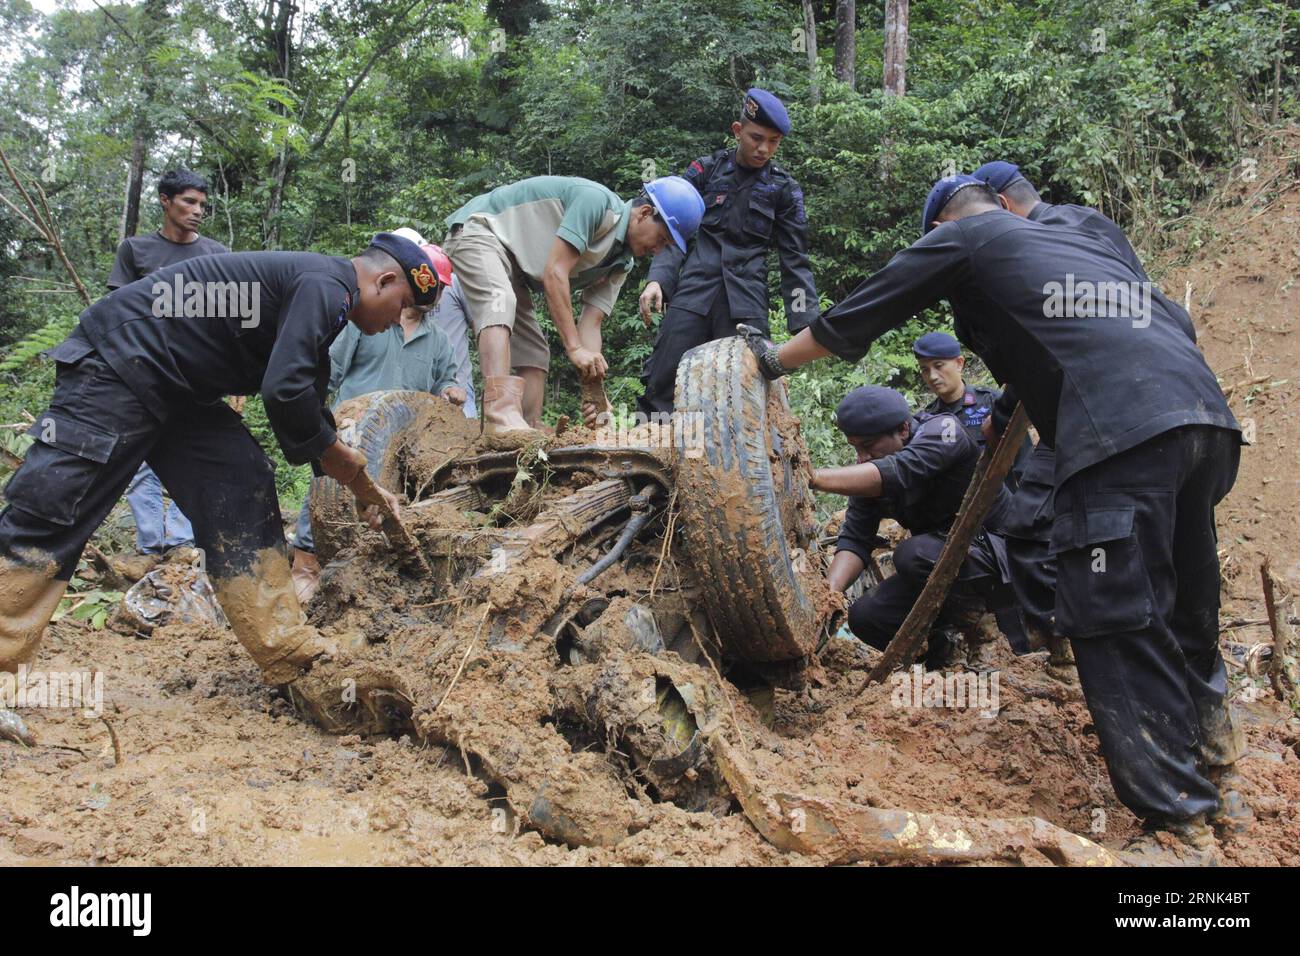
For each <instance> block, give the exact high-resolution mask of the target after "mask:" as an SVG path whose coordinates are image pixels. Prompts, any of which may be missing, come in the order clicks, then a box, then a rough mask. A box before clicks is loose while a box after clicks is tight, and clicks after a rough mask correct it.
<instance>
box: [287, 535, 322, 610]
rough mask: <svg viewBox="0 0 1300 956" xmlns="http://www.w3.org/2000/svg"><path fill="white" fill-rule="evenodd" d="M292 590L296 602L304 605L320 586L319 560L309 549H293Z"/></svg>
mask: <svg viewBox="0 0 1300 956" xmlns="http://www.w3.org/2000/svg"><path fill="white" fill-rule="evenodd" d="M292 575H293V591H294V594H296V595H297V596H298V603H299V604H302V605H305V604H307V603H308V602H309V601H311V599H312V595H314V594H315V593H316V589H317V588H318V587H320V561H319V560H318V559H317V558H316V555H315V554H314V553H313V552H311V551H304V550H302V548H294V549H293V571H292Z"/></svg>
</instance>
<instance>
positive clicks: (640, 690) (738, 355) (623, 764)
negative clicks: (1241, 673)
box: [295, 339, 1116, 865]
mask: <svg viewBox="0 0 1300 956" xmlns="http://www.w3.org/2000/svg"><path fill="white" fill-rule="evenodd" d="M677 382H678V384H677V393H676V411H675V415H674V417H673V422H672V424H671V425H662V424H659V423H649V424H645V425H642V426H640V427H639V428H637V429H635V430H634V431H633V432H632V433H629V434H620V435H618V436H616V437H611V435H610V433H609V432H602V431H601V430H589V429H585V428H576V429H569V430H564V431H562V432H561V433H560V434H559V435H557V436H556V437H555V438H550V439H547V440H546V441H545V442H544V443H541V444H533V445H530V446H527V447H523V448H509V449H504V450H502V449H500V448H492V447H491V446H490V441H491V440H490V439H489V440H484V441H481V440H480V439H479V435H478V426H477V423H476V422H472V421H469V420H467V419H465V418H464V417H463V416H461V415H460V414H459V413H458V412H457V411H456V410H454V409H451V408H450V407H449V406H447V405H446V404H445V403H442V402H439V401H438V400H436V399H434V398H433V397H432V396H429V395H425V394H421V393H416V392H379V393H374V394H371V395H366V396H362V397H359V398H357V399H353V400H351V401H349V402H345V403H344V404H343V405H342V406H340V408H339V409H338V410H337V411H336V417H337V418H338V419H339V421H340V422H341V423H344V437H345V439H347V440H349V441H350V443H352V444H353V445H354V446H355V447H358V448H360V449H361V450H362V451H363V452H364V453H365V455H366V457H367V460H368V462H369V464H368V471H369V472H370V474H371V476H372V477H373V478H374V479H375V480H376V481H377V482H378V483H379V484H381V485H383V486H385V487H387V488H389V489H392V490H394V491H398V492H401V493H403V494H404V495H405V496H406V498H407V500H408V501H409V504H408V505H407V506H406V508H405V509H404V511H403V518H404V520H405V523H406V525H407V527H408V528H409V530H410V532H411V535H412V537H413V538H414V547H413V548H411V547H408V548H407V549H405V551H403V549H401V548H397V547H395V546H394V543H393V542H390V541H389V540H388V539H385V537H384V536H383V535H381V534H379V533H377V532H371V531H369V530H367V529H366V528H365V526H364V525H363V524H362V523H361V522H360V521H359V519H358V517H357V513H356V509H355V505H354V501H353V499H352V496H351V495H350V494H349V493H348V492H347V491H346V490H344V489H343V488H341V487H340V486H338V485H337V484H335V483H334V482H333V481H331V480H330V479H328V478H319V479H316V480H315V482H314V484H313V488H312V492H311V516H312V525H313V530H314V534H315V539H316V544H317V549H318V552H319V554H320V558H321V561H322V563H323V564H325V570H324V572H323V574H322V579H321V587H320V589H319V591H318V592H317V594H316V596H315V598H314V599H313V600H312V602H311V604H310V605H309V606H308V608H307V610H308V615H309V619H310V620H311V621H312V622H313V623H314V624H317V625H318V626H319V627H320V628H321V630H322V632H323V633H324V634H325V635H326V637H327V638H328V639H329V640H331V641H332V642H333V643H334V644H335V645H336V647H337V648H338V650H337V653H338V655H339V657H340V659H341V660H343V661H345V662H347V664H348V665H349V673H351V674H353V675H355V678H354V679H355V680H356V682H357V683H358V684H359V685H360V684H365V683H367V682H372V688H382V689H381V690H378V691H377V692H374V693H369V694H358V693H356V690H357V688H350V689H349V690H350V691H351V692H349V693H343V694H342V695H338V694H335V695H333V696H330V695H312V697H313V700H314V701H315V702H314V703H313V702H308V701H307V700H306V699H304V698H298V699H296V700H295V703H296V704H297V705H298V706H299V708H300V709H302V710H304V711H305V712H306V713H307V715H308V716H309V717H310V718H311V719H313V720H314V721H315V722H316V723H317V724H318V725H320V726H321V727H323V728H324V729H325V730H327V731H331V732H335V733H343V732H346V733H357V732H359V733H385V734H395V735H396V734H409V735H412V736H413V737H415V738H416V739H418V740H421V741H425V742H429V743H434V744H440V745H443V746H446V747H449V748H451V749H452V750H453V751H458V752H459V753H460V755H461V757H462V759H463V761H464V765H465V768H466V771H467V772H468V773H470V774H472V775H473V776H475V777H478V778H479V779H480V780H481V781H482V782H483V784H482V785H483V787H484V792H485V793H487V792H488V790H489V789H492V790H495V793H496V794H497V795H498V796H499V797H501V798H504V800H505V801H507V802H508V805H509V807H510V809H511V811H513V815H514V819H515V821H516V822H515V825H516V826H517V827H530V828H533V829H536V830H537V831H539V832H540V833H541V834H543V835H544V836H545V837H546V838H548V839H551V840H555V841H561V842H563V843H565V844H567V845H569V846H608V845H613V844H616V843H618V842H619V841H621V840H623V839H626V838H627V837H628V836H629V835H631V834H633V833H635V832H637V831H638V830H640V829H643V828H645V827H646V826H649V825H650V824H651V822H652V820H653V818H654V814H655V812H656V810H657V808H659V807H661V806H662V805H664V804H666V803H671V804H674V805H676V806H677V807H680V808H682V809H684V810H687V811H690V812H698V813H712V814H716V815H724V814H728V813H733V812H737V811H739V812H743V813H744V814H745V815H746V817H747V818H748V819H749V820H750V822H751V823H752V824H753V825H754V826H755V827H756V828H757V830H758V831H759V832H760V833H761V834H762V835H763V836H764V837H765V838H766V839H767V840H769V841H770V842H772V843H773V844H775V845H776V846H778V847H780V848H782V849H784V850H788V851H795V852H799V853H802V854H806V855H809V856H811V857H813V858H814V859H816V860H819V861H823V862H840V863H843V862H851V861H858V860H875V861H881V862H890V861H895V862H904V861H920V862H925V861H952V862H963V861H1007V862H1039V863H1043V862H1051V863H1056V864H1061V865H1110V864H1113V863H1115V862H1116V858H1115V857H1114V856H1113V855H1112V854H1111V853H1110V852H1109V851H1107V850H1105V849H1104V848H1102V847H1100V846H1098V845H1095V844H1093V843H1091V842H1089V841H1088V840H1085V839H1083V838H1082V837H1079V836H1076V835H1074V834H1072V833H1069V832H1068V831H1066V830H1064V829H1062V828H1060V827H1057V826H1055V825H1053V824H1050V823H1047V822H1045V821H1044V820H1042V819H1039V818H1037V817H1020V818H1010V819H983V818H969V817H956V816H944V815H935V814H924V813H913V812H909V811H906V810H895V809H881V808H878V807H872V806H866V805H861V804H856V803H852V802H848V801H844V800H838V799H830V798H826V797H823V796H811V795H805V794H801V793H800V792H798V791H797V789H792V788H791V787H790V785H789V781H786V782H785V783H783V782H782V778H781V776H780V774H779V772H773V770H772V767H771V766H770V761H769V762H768V765H767V766H766V769H763V770H760V763H762V756H763V755H762V754H760V751H761V750H762V749H763V748H762V747H761V746H760V745H759V739H758V738H760V737H762V736H763V735H764V734H768V735H770V734H771V732H770V730H768V729H767V728H766V727H765V726H764V722H763V721H762V719H760V718H759V717H758V713H759V711H761V710H762V709H763V707H764V702H765V701H766V702H767V704H768V705H769V708H770V701H771V696H772V693H773V690H772V689H773V688H778V687H779V688H785V689H793V690H796V691H799V690H802V689H803V688H805V687H807V685H808V684H809V682H810V681H813V682H815V681H816V679H817V678H816V675H817V674H818V672H819V670H820V669H821V667H822V665H821V663H820V661H819V653H820V652H822V650H823V648H824V647H825V646H826V645H827V643H828V642H829V641H831V640H834V639H833V638H832V637H831V634H832V633H833V631H834V629H835V628H837V627H838V625H839V622H840V621H841V620H842V613H843V606H844V605H843V599H842V598H841V596H839V595H835V594H832V593H831V592H830V591H829V590H828V589H827V587H826V585H825V583H824V571H825V567H826V564H827V562H828V561H829V558H830V549H829V546H830V544H831V543H832V542H833V538H831V537H826V536H823V535H822V530H821V529H820V528H819V526H818V523H817V521H816V517H815V512H814V507H813V500H812V496H811V494H810V493H809V490H808V486H807V478H808V474H809V467H810V465H809V461H808V454H807V449H806V448H805V446H804V444H803V441H802V439H801V437H800V431H799V423H798V421H797V420H796V419H795V418H794V417H793V416H792V415H791V413H790V411H789V407H788V405H787V402H786V396H785V389H784V385H782V384H779V383H776V384H772V383H767V382H765V381H764V380H763V378H762V376H761V375H759V373H758V371H757V368H756V366H755V364H754V361H753V358H752V357H751V355H750V353H749V351H748V349H747V348H746V347H745V346H744V344H743V343H742V341H741V340H740V339H730V340H720V341H716V342H712V343H709V344H708V345H705V346H702V347H700V348H698V349H695V350H693V351H692V352H691V353H689V354H688V355H687V356H686V358H685V359H683V362H682V365H681V368H680V370H679V373H678V379H677ZM416 551H418V553H413V552H416ZM839 643H843V642H842V641H840V642H839ZM336 697H337V698H339V704H338V705H337V707H322V706H321V705H320V704H319V700H321V699H334V698H336ZM357 701H361V702H362V703H357Z"/></svg>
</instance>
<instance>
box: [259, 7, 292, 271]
mask: <svg viewBox="0 0 1300 956" xmlns="http://www.w3.org/2000/svg"><path fill="white" fill-rule="evenodd" d="M297 10H298V8H297V7H295V6H294V5H293V3H292V2H290V0H279V2H278V4H277V5H276V6H275V8H274V19H272V7H270V6H268V7H267V9H266V16H265V18H264V21H263V22H264V23H265V28H266V43H267V52H268V53H269V54H270V58H271V61H272V63H274V69H275V73H274V75H275V76H277V77H279V78H280V79H282V80H284V82H285V83H286V85H287V84H288V83H289V81H290V79H291V74H292V71H293V15H294V13H296V12H297ZM271 108H272V109H274V110H275V111H276V112H279V113H283V112H285V108H284V107H283V106H282V105H280V104H279V103H276V104H273V105H272V107H271ZM292 163H293V155H292V153H290V152H289V147H288V144H287V143H286V144H285V145H283V146H281V147H280V153H279V155H278V156H276V157H275V162H274V163H272V164H271V197H270V199H268V200H267V203H266V213H265V215H263V217H262V248H263V249H278V248H279V247H280V210H281V208H282V206H283V204H284V187H285V183H286V182H287V181H288V179H289V167H290V165H291V164H292Z"/></svg>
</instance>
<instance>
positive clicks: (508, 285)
mask: <svg viewBox="0 0 1300 956" xmlns="http://www.w3.org/2000/svg"><path fill="white" fill-rule="evenodd" d="M442 249H443V251H444V252H446V253H447V256H448V258H450V259H451V265H452V268H453V269H455V273H456V277H457V279H458V280H459V282H460V288H461V291H462V292H463V293H464V295H465V305H466V306H467V308H468V310H469V319H470V324H471V325H472V326H473V327H474V338H475V340H477V339H478V336H479V335H480V334H481V333H482V331H483V330H484V329H486V328H490V327H492V326H494V325H504V326H505V327H506V328H508V329H510V365H511V367H512V368H541V369H545V368H549V367H550V365H551V348H550V346H549V345H548V344H547V342H546V334H545V333H544V332H543V331H542V327H541V326H540V325H539V324H538V322H537V313H536V312H535V311H533V297H532V293H531V292H530V291H529V289H528V286H527V285H525V284H524V281H523V276H522V274H521V273H520V269H519V266H518V265H517V264H516V263H515V261H514V259H513V258H511V256H510V253H509V252H507V251H506V247H505V246H503V245H501V240H499V239H498V238H497V237H496V236H495V235H493V233H492V230H490V229H488V228H487V226H484V225H481V224H479V223H477V222H467V223H465V225H464V227H462V228H461V230H460V231H459V232H457V233H455V234H454V235H453V234H449V235H448V236H447V238H446V239H444V240H443V242H442Z"/></svg>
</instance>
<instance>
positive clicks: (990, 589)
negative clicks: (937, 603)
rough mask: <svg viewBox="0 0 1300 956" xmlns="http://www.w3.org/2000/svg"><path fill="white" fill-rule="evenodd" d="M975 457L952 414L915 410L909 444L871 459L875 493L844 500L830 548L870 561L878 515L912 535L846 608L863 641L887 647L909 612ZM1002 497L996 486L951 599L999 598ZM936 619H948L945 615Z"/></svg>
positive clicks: (1002, 568)
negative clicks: (878, 484) (878, 488)
mask: <svg viewBox="0 0 1300 956" xmlns="http://www.w3.org/2000/svg"><path fill="white" fill-rule="evenodd" d="M979 455H980V449H979V446H978V445H977V444H976V443H975V441H974V440H973V439H972V438H971V437H970V436H969V435H968V434H967V433H966V431H965V429H963V428H962V427H961V425H960V424H959V422H958V421H957V419H956V418H954V417H953V416H952V415H947V414H940V415H936V416H932V417H929V418H924V419H923V418H921V417H920V416H914V417H913V418H912V424H911V432H910V434H909V436H908V439H907V444H906V445H905V446H904V447H903V448H902V449H901V450H900V451H898V452H895V453H894V454H892V455H887V456H885V457H884V458H881V459H878V460H877V461H875V462H873V464H874V465H875V466H876V467H877V468H878V469H880V477H881V481H882V494H881V496H880V497H878V498H863V497H852V498H850V499H849V507H848V510H847V511H846V512H845V515H844V524H843V525H842V526H841V528H840V535H839V540H838V541H837V543H836V545H835V550H836V551H851V552H852V553H853V554H856V555H857V556H858V557H859V558H861V559H862V560H863V562H865V563H870V561H871V552H872V549H873V548H877V547H880V546H881V543H880V541H879V539H878V538H877V534H876V532H877V529H878V528H879V525H880V521H881V519H882V518H893V519H894V520H895V521H897V522H898V523H899V524H900V525H902V526H903V527H904V528H906V529H907V530H908V531H910V532H911V533H912V536H911V537H910V538H908V539H907V540H905V541H904V542H903V543H902V544H900V545H899V546H898V547H897V548H895V549H894V571H895V573H894V574H893V575H891V576H890V577H888V578H886V579H885V580H884V581H883V582H882V583H881V584H879V585H878V586H877V587H875V588H874V589H872V590H871V591H870V592H868V593H867V594H866V595H864V596H863V597H861V598H859V599H858V600H857V601H855V602H854V603H853V606H852V607H851V608H849V630H851V631H852V632H853V633H854V634H855V635H856V636H857V637H859V638H860V639H861V640H863V641H864V642H866V643H867V644H870V645H872V646H873V647H879V648H884V647H886V646H888V644H889V642H890V641H891V640H892V639H893V637H894V634H895V633H896V632H897V631H898V628H899V626H900V625H902V623H903V621H904V620H905V619H906V618H907V615H908V613H909V612H910V611H911V610H912V605H913V604H914V603H915V602H916V598H917V595H919V594H920V593H921V589H922V588H924V587H925V582H926V579H927V578H929V576H930V571H931V569H932V568H933V567H934V563H935V562H936V561H937V560H938V559H939V553H940V551H942V550H943V545H944V541H945V539H946V536H947V532H948V529H949V528H950V527H952V523H953V520H954V519H955V518H956V516H957V511H958V510H959V509H960V508H961V502H962V496H963V495H965V493H966V486H967V485H969V484H970V480H971V475H973V474H974V472H975V465H976V462H978V461H979ZM1008 497H1009V496H1008V495H1007V492H1006V489H1005V488H1000V489H999V490H998V497H997V499H996V500H995V501H994V503H993V507H992V508H990V509H989V513H988V515H987V516H986V517H985V519H984V525H983V528H982V529H981V530H980V531H979V533H978V534H977V535H976V536H975V538H974V540H973V541H972V542H971V546H970V551H969V552H968V554H967V556H966V560H965V561H964V562H963V563H962V566H961V571H960V573H959V574H958V576H957V581H956V583H955V584H954V585H953V588H952V590H951V591H950V592H949V602H948V603H949V605H951V604H953V603H954V602H961V601H962V600H963V599H966V600H969V599H970V598H972V597H973V598H977V599H982V600H983V601H984V602H985V603H986V604H988V605H989V606H993V607H996V606H998V605H999V604H1001V603H1003V602H1004V600H1005V597H1004V595H1002V594H1001V593H1000V592H1001V590H1002V588H1001V585H1002V584H1003V582H1005V580H1006V549H1005V546H1004V544H1003V541H1002V538H1001V535H1000V534H998V529H999V527H1000V524H1001V521H1002V518H1003V513H1004V511H1005V509H1006V505H1007V501H1008ZM948 610H949V608H948V607H947V606H945V612H947V611H948ZM940 622H941V623H947V622H945V614H941V615H940Z"/></svg>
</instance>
